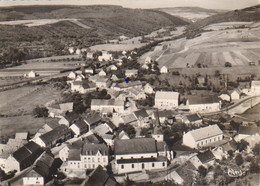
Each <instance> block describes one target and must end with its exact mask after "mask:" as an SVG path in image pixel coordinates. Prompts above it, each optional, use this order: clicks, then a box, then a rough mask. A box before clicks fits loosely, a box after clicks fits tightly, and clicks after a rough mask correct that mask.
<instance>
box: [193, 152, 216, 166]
mask: <svg viewBox="0 0 260 186" xmlns="http://www.w3.org/2000/svg"><path fill="white" fill-rule="evenodd" d="M197 157H198V158H199V160H200V161H201V163H207V162H209V161H211V160H213V159H215V156H214V154H213V153H212V152H211V151H210V150H207V151H206V152H203V153H198V155H197Z"/></svg>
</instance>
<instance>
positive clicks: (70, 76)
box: [68, 71, 77, 79]
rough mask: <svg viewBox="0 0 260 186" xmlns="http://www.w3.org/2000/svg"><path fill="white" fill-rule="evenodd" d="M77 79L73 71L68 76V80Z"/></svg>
mask: <svg viewBox="0 0 260 186" xmlns="http://www.w3.org/2000/svg"><path fill="white" fill-rule="evenodd" d="M76 77H77V74H76V73H75V72H73V71H71V72H70V73H69V75H68V78H70V79H76Z"/></svg>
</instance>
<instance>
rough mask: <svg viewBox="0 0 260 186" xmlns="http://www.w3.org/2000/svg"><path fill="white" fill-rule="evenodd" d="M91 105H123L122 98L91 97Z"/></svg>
mask: <svg viewBox="0 0 260 186" xmlns="http://www.w3.org/2000/svg"><path fill="white" fill-rule="evenodd" d="M91 105H106V106H122V107H123V106H124V101H123V100H114V99H92V100H91Z"/></svg>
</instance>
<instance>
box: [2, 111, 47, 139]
mask: <svg viewBox="0 0 260 186" xmlns="http://www.w3.org/2000/svg"><path fill="white" fill-rule="evenodd" d="M49 120H52V119H50V118H46V119H44V118H34V117H33V116H31V115H25V116H17V117H8V118H4V117H0V131H1V132H0V136H11V135H14V134H15V133H16V132H25V131H29V132H30V133H31V134H34V133H35V132H36V131H37V130H38V129H39V128H40V127H41V126H42V125H44V124H45V123H46V122H47V121H49Z"/></svg>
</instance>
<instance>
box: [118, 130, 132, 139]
mask: <svg viewBox="0 0 260 186" xmlns="http://www.w3.org/2000/svg"><path fill="white" fill-rule="evenodd" d="M123 136H126V137H127V138H128V139H130V138H129V136H128V135H127V133H126V132H125V131H123V130H122V131H121V132H120V133H119V134H118V138H119V139H122V137H123Z"/></svg>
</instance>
